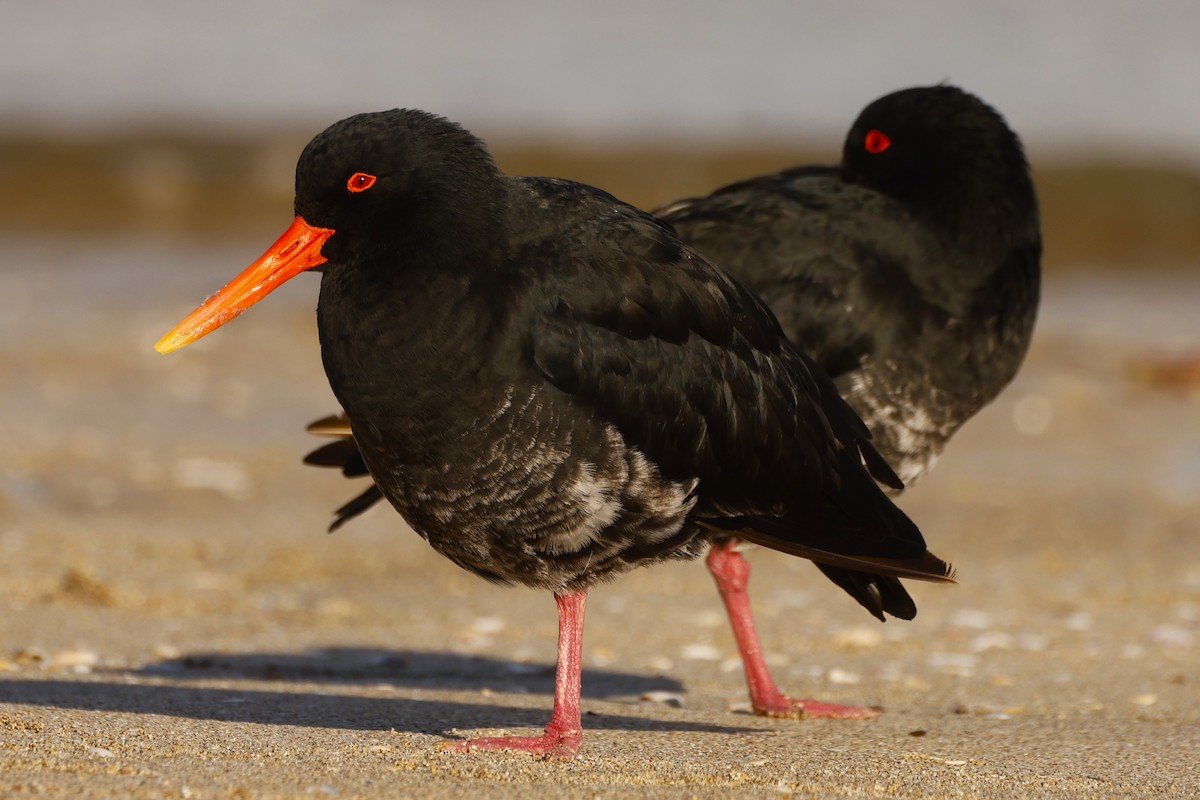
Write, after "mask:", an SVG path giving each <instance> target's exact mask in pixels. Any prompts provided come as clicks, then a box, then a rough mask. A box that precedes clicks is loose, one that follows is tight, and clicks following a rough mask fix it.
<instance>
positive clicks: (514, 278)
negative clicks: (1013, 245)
mask: <svg viewBox="0 0 1200 800" xmlns="http://www.w3.org/2000/svg"><path fill="white" fill-rule="evenodd" d="M295 211H296V218H295V221H294V222H293V223H292V225H291V227H290V228H289V229H288V230H287V231H286V232H285V233H284V235H283V236H282V237H281V238H280V239H279V240H278V241H277V242H276V243H275V244H274V245H273V246H272V247H271V248H270V249H269V250H268V251H267V252H266V253H265V254H264V255H263V256H262V257H261V258H259V259H258V260H257V261H256V262H254V263H253V264H252V265H251V266H250V267H248V268H247V269H246V270H244V271H243V272H242V273H241V274H240V275H239V276H237V277H236V278H234V279H233V280H232V281H231V282H230V283H229V284H227V285H226V286H225V287H224V288H223V289H221V290H220V291H219V292H218V293H217V294H215V295H214V296H213V297H211V298H209V299H208V300H207V301H206V302H205V303H204V304H202V305H201V306H200V307H199V308H197V309H196V310H195V311H194V312H192V314H190V315H189V316H188V317H187V318H185V319H184V320H183V321H182V322H180V323H179V325H177V326H176V327H175V329H173V330H172V331H171V332H170V333H168V334H167V335H166V336H165V337H163V339H162V340H160V341H159V343H158V344H157V345H156V347H157V349H159V350H160V351H162V352H169V351H171V350H174V349H176V348H178V347H181V346H183V345H185V344H187V343H189V342H191V341H194V340H195V339H198V338H199V337H201V336H203V335H205V334H207V333H209V332H210V331H212V330H213V329H215V328H217V327H218V326H220V325H223V324H224V323H226V322H228V321H229V320H230V319H232V318H233V317H234V316H236V315H237V314H239V313H241V312H242V311H244V310H245V309H246V308H248V307H249V306H251V305H252V304H254V303H255V302H257V301H258V300H260V299H261V298H262V297H264V296H265V295H266V294H267V293H269V292H270V291H271V290H273V289H274V288H275V287H276V286H278V285H279V284H280V283H282V282H283V281H285V280H287V279H288V278H290V277H292V276H294V275H296V274H298V273H300V272H302V271H305V270H315V271H319V272H320V273H321V289H320V298H319V302H318V307H317V322H318V330H319V338H320V344H321V355H322V360H323V363H324V366H325V371H326V374H327V376H328V379H329V382H330V385H331V387H332V388H333V391H334V394H335V396H336V397H337V399H338V400H339V402H340V403H341V404H342V407H343V408H344V409H345V412H346V415H347V418H348V420H349V425H350V430H351V432H352V435H353V440H354V442H355V443H356V447H357V449H356V451H355V452H356V453H357V455H356V456H354V457H355V458H358V459H361V464H362V467H363V468H365V469H366V470H368V471H369V472H370V475H371V477H372V478H373V480H374V482H375V484H376V486H377V487H378V491H379V492H380V493H381V494H382V496H384V497H386V498H387V499H388V501H389V502H390V503H391V504H392V505H393V506H394V507H395V508H396V509H397V510H398V511H399V512H400V513H401V514H402V515H403V517H404V518H405V519H406V520H407V521H408V523H409V524H410V525H411V527H412V528H413V529H414V530H415V531H416V532H417V533H418V534H420V535H421V536H422V537H423V538H425V540H426V541H427V542H428V543H429V544H430V545H432V546H433V547H434V548H435V549H436V550H437V551H438V552H440V553H441V554H442V555H444V556H446V557H447V558H449V559H450V560H451V561H453V562H455V563H456V564H458V565H460V566H462V567H464V568H466V569H468V570H470V571H472V572H474V573H476V574H478V575H480V576H482V577H485V578H488V579H490V580H493V581H497V582H502V583H520V584H524V585H526V586H530V587H534V588H540V589H547V590H550V591H551V592H553V594H554V596H555V599H556V601H557V604H558V611H559V655H558V670H557V678H556V690H555V699H554V711H553V714H552V716H551V719H550V722H549V724H548V725H547V726H546V729H545V731H544V733H543V735H541V736H531V737H483V738H477V739H470V740H465V741H462V742H459V743H457V747H459V748H462V749H471V748H489V749H491V748H512V749H520V750H527V751H530V752H534V753H539V754H543V755H548V756H557V757H570V756H571V755H573V754H574V753H575V752H577V750H578V748H579V746H580V743H581V741H582V730H581V721H580V707H579V693H580V669H581V653H582V630H583V616H584V608H585V602H586V597H587V592H588V588H589V587H590V586H591V585H593V584H595V583H596V582H597V581H601V580H604V579H607V578H612V577H615V576H616V575H618V574H619V573H621V572H623V571H625V570H628V569H630V568H632V567H635V566H641V565H647V564H652V563H655V562H659V561H663V560H665V559H672V558H691V557H695V556H697V555H699V554H700V553H702V552H704V550H705V549H706V547H707V546H708V545H709V543H710V542H711V541H713V540H714V539H718V538H719V539H726V538H728V537H737V538H739V539H742V540H747V541H751V542H755V543H758V544H762V545H765V546H767V547H771V548H774V549H777V550H781V551H783V552H787V553H792V554H795V555H799V556H802V557H805V558H809V559H811V560H813V561H814V562H816V563H817V564H818V565H819V566H820V567H821V569H822V570H823V571H824V572H825V573H826V574H827V575H829V576H830V577H831V578H832V579H833V580H834V581H835V582H836V583H838V585H839V586H841V587H842V588H843V589H845V590H846V591H847V592H849V593H850V594H851V595H852V596H853V597H854V598H855V599H856V600H858V602H860V603H861V604H863V605H864V606H866V607H868V608H869V609H871V610H872V612H873V613H875V614H877V615H882V614H883V613H884V612H885V611H886V612H888V613H892V614H895V615H897V616H902V617H911V616H912V614H913V613H915V608H914V606H913V604H912V601H911V599H910V598H909V597H908V594H907V593H906V592H905V590H904V589H903V587H902V586H901V584H900V582H899V580H898V578H900V577H908V578H918V579H925V580H933V581H946V580H950V579H951V569H950V567H949V565H947V564H946V563H945V562H943V561H942V560H940V559H939V558H937V557H936V556H934V555H933V554H931V553H930V552H929V551H928V550H927V549H926V547H925V543H924V541H923V540H922V538H921V534H920V532H919V531H918V530H917V528H916V526H915V525H913V523H912V522H911V521H910V520H909V519H908V517H906V516H905V515H904V514H903V513H902V512H901V511H900V510H899V509H897V508H896V507H895V506H894V505H893V504H892V502H891V501H890V500H889V499H888V497H887V495H886V494H885V493H884V492H883V491H882V490H880V488H879V486H878V484H877V483H876V480H878V481H881V482H883V483H884V484H886V485H889V486H892V487H894V488H899V487H900V485H901V484H900V481H899V480H898V479H897V477H896V475H895V473H894V472H893V471H892V470H891V469H890V468H889V467H888V466H887V464H886V462H885V461H884V460H883V459H882V458H881V457H880V456H879V454H878V453H877V452H876V451H875V449H874V448H873V447H872V445H871V444H870V440H869V434H868V432H867V429H866V428H865V427H864V426H863V424H862V422H861V420H860V419H859V418H858V417H857V416H856V415H855V414H854V412H853V411H852V410H851V408H850V407H849V406H848V405H847V404H846V403H845V401H843V400H842V399H841V398H840V397H839V395H838V393H837V390H836V388H835V386H834V384H833V382H832V381H831V380H830V379H829V378H828V377H827V376H826V375H825V374H824V372H823V371H822V370H821V368H820V367H819V366H817V365H816V364H815V363H814V362H813V361H812V360H811V359H809V358H808V357H807V356H805V355H803V354H801V353H800V352H799V351H798V350H797V349H796V348H795V347H794V346H793V345H792V344H791V343H789V342H788V341H787V339H786V337H785V336H784V335H783V332H782V330H781V329H780V327H779V324H778V322H777V320H776V319H775V317H774V315H773V314H772V313H771V312H770V311H769V310H768V309H767V307H766V306H765V305H764V304H763V303H762V302H761V301H760V300H759V299H758V297H757V296H755V295H754V294H753V293H751V292H750V291H748V290H746V289H745V288H743V287H742V286H741V285H740V284H739V283H737V282H736V281H735V280H732V279H730V278H729V277H727V276H726V275H725V274H724V273H723V272H721V271H720V270H718V269H717V268H715V267H714V266H712V265H711V264H710V263H709V262H708V261H706V260H705V259H704V258H702V257H700V256H698V255H697V254H696V253H694V252H693V251H692V250H690V249H688V248H687V247H686V246H684V245H683V243H682V242H681V241H680V240H679V239H678V238H677V237H676V236H675V234H674V232H673V231H672V229H671V228H670V226H668V225H666V224H665V223H663V222H661V221H659V220H657V219H656V218H654V217H652V216H650V215H648V214H645V213H643V212H641V211H638V210H637V209H635V208H633V207H631V206H629V205H627V204H625V203H622V202H621V201H619V200H617V199H616V198H614V197H612V196H611V195H609V194H606V193H605V192H602V191H600V190H598V189H594V188H592V187H589V186H585V185H582V184H578V183H572V182H569V181H563V180H555V179H551V178H518V177H508V176H505V175H504V174H503V173H501V172H500V171H499V169H498V168H497V167H496V166H495V164H494V163H493V161H492V159H491V157H490V155H489V154H488V151H487V150H486V148H485V147H484V145H483V143H482V142H481V141H480V140H479V139H477V138H475V137H474V136H472V135H471V134H470V133H468V132H467V131H466V130H465V129H463V128H462V127H460V126H458V125H456V124H454V123H452V122H449V121H447V120H445V119H443V118H441V117H437V116H434V115H431V114H427V113H424V112H421V111H414V110H393V111H387V112H381V113H370V114H359V115H356V116H353V117H350V118H348V119H345V120H343V121H341V122H338V123H335V124H334V125H332V126H331V127H329V128H328V129H326V130H325V131H324V132H322V133H321V134H319V135H318V136H317V137H316V138H315V139H313V141H312V142H310V143H309V144H308V146H307V147H306V148H305V149H304V152H303V153H302V154H301V156H300V160H299V163H298V165H297V168H296V204H295ZM352 466H355V465H352ZM351 471H353V469H352V470H351Z"/></svg>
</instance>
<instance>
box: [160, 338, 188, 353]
mask: <svg viewBox="0 0 1200 800" xmlns="http://www.w3.org/2000/svg"><path fill="white" fill-rule="evenodd" d="M183 345H184V343H183V342H181V341H179V337H178V336H175V335H173V334H170V333H168V334H167V335H166V336H164V337H163V338H161V339H159V340H158V341H157V342H155V343H154V349H155V350H157V351H158V352H160V353H162V354H163V355H166V354H167V353H171V352H173V351H175V350H178V349H179V348H181V347H183Z"/></svg>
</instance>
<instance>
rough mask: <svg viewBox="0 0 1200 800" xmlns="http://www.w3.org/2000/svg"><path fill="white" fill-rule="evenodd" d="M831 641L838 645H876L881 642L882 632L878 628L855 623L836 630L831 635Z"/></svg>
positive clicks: (866, 646) (861, 646) (862, 646)
mask: <svg viewBox="0 0 1200 800" xmlns="http://www.w3.org/2000/svg"><path fill="white" fill-rule="evenodd" d="M833 642H834V644H836V645H837V646H838V647H860V648H868V647H877V646H879V645H880V644H881V643H882V642H883V632H882V631H881V630H880V629H879V628H867V627H865V626H862V625H856V626H854V627H852V628H844V629H842V630H840V631H838V632H837V633H836V634H834V636H833Z"/></svg>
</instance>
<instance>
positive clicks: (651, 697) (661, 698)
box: [641, 691, 683, 708]
mask: <svg viewBox="0 0 1200 800" xmlns="http://www.w3.org/2000/svg"><path fill="white" fill-rule="evenodd" d="M641 699H642V700H645V701H646V702H648V703H660V704H662V705H665V706H671V707H672V708H683V695H681V694H679V693H678V692H663V691H653V692H644V693H643V694H642V697H641Z"/></svg>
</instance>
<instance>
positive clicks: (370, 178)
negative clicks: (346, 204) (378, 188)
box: [346, 172, 378, 192]
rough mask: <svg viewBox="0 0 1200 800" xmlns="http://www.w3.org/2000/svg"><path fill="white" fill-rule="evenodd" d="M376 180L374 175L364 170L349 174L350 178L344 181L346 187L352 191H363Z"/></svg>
mask: <svg viewBox="0 0 1200 800" xmlns="http://www.w3.org/2000/svg"><path fill="white" fill-rule="evenodd" d="M376 180H378V178H376V177H375V176H374V175H370V174H368V173H366V172H356V173H354V174H353V175H351V176H350V180H348V181H346V188H347V189H349V190H350V191H352V192H365V191H366V190H367V189H370V188H371V187H372V186H374V185H375V181H376Z"/></svg>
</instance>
